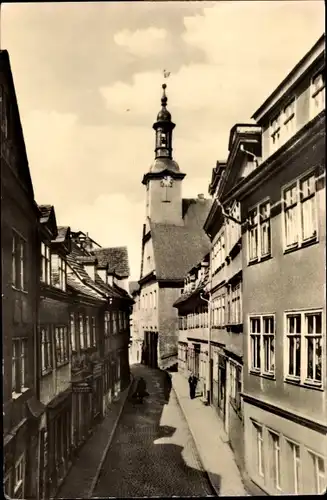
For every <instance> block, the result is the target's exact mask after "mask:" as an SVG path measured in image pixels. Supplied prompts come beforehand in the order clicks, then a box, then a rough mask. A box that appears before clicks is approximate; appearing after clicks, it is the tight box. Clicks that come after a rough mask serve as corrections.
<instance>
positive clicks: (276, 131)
mask: <svg viewBox="0 0 327 500" xmlns="http://www.w3.org/2000/svg"><path fill="white" fill-rule="evenodd" d="M281 121H282V113H281V112H280V111H278V113H275V115H274V118H272V119H271V120H270V123H269V144H270V148H269V149H270V151H271V154H273V153H275V152H276V151H277V149H279V148H280V147H281V145H282V131H281V128H282V126H281ZM274 123H276V124H277V126H276V127H275V126H273V124H274ZM277 135H278V138H277V139H278V140H277V141H275V136H277Z"/></svg>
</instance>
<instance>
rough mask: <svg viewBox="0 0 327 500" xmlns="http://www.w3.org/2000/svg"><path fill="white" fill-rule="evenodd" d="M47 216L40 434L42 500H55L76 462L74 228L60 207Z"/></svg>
mask: <svg viewBox="0 0 327 500" xmlns="http://www.w3.org/2000/svg"><path fill="white" fill-rule="evenodd" d="M39 210H40V213H41V217H40V226H41V229H40V231H41V276H40V281H41V287H40V307H39V321H38V329H39V338H40V344H39V359H40V367H39V375H38V376H39V380H40V382H39V383H40V400H41V402H42V403H43V404H44V405H45V407H46V411H45V413H44V415H43V416H42V420H41V423H40V430H39V433H40V434H39V440H40V457H39V498H41V499H43V498H44V499H45V498H49V496H53V495H54V494H55V493H56V491H57V489H58V487H59V486H60V484H61V482H62V481H63V479H64V478H65V476H66V474H67V472H68V470H69V466H70V464H71V460H72V439H71V426H72V392H71V348H70V335H69V305H70V304H69V296H68V293H67V264H66V258H67V254H68V253H69V252H70V229H69V228H68V227H64V228H58V227H57V224H56V217H55V211H54V207H53V206H51V205H41V206H39Z"/></svg>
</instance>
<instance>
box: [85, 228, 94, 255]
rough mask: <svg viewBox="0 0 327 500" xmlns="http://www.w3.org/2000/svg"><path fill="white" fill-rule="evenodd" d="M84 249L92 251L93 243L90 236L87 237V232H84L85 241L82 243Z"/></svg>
mask: <svg viewBox="0 0 327 500" xmlns="http://www.w3.org/2000/svg"><path fill="white" fill-rule="evenodd" d="M84 249H85V250H86V251H87V252H92V250H93V244H92V240H91V238H90V237H89V233H86V238H85V243H84Z"/></svg>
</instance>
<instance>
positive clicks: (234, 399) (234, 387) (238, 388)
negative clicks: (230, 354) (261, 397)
mask: <svg viewBox="0 0 327 500" xmlns="http://www.w3.org/2000/svg"><path fill="white" fill-rule="evenodd" d="M230 380H231V388H230V400H231V403H232V405H233V406H234V408H235V410H236V411H237V412H240V411H241V392H242V368H241V367H240V366H239V365H235V364H234V363H231V364H230Z"/></svg>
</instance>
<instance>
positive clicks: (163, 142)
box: [160, 132, 167, 147]
mask: <svg viewBox="0 0 327 500" xmlns="http://www.w3.org/2000/svg"><path fill="white" fill-rule="evenodd" d="M160 144H161V146H164V147H166V146H167V136H166V134H165V132H162V133H161V137H160Z"/></svg>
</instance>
